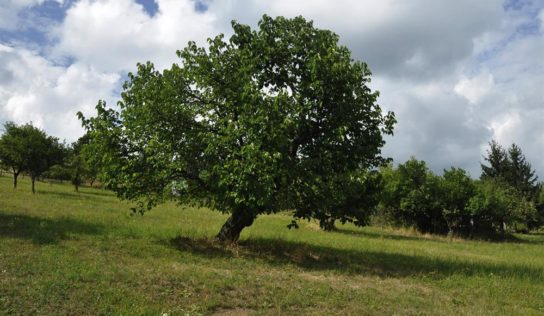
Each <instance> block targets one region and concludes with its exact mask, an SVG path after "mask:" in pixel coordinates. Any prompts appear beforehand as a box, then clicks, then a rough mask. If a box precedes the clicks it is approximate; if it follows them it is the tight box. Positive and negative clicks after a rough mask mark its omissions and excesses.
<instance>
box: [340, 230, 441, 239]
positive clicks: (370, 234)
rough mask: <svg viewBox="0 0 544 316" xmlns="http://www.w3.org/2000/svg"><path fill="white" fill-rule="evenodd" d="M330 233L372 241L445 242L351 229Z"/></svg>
mask: <svg viewBox="0 0 544 316" xmlns="http://www.w3.org/2000/svg"><path fill="white" fill-rule="evenodd" d="M330 233H332V234H334V233H338V234H343V235H349V236H362V237H365V238H372V239H390V240H407V241H422V240H426V241H437V242H444V240H440V239H431V238H425V237H423V236H421V237H418V236H405V235H398V234H392V233H377V232H370V231H363V230H357V229H351V228H336V229H335V230H333V231H332V232H330Z"/></svg>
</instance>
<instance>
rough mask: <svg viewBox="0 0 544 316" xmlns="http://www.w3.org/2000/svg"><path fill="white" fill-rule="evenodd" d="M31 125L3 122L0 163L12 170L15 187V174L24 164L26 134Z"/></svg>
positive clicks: (26, 151) (27, 145)
mask: <svg viewBox="0 0 544 316" xmlns="http://www.w3.org/2000/svg"><path fill="white" fill-rule="evenodd" d="M32 129H33V127H32V125H30V124H26V125H23V126H17V125H16V124H15V123H13V122H6V123H5V124H4V133H3V134H2V137H0V160H2V165H3V166H5V167H8V168H9V169H11V171H12V172H13V178H14V182H13V185H14V187H17V176H19V174H20V173H21V172H22V171H23V169H24V168H25V166H26V160H27V157H28V147H29V144H28V140H29V139H28V135H29V133H30V131H31V130H32Z"/></svg>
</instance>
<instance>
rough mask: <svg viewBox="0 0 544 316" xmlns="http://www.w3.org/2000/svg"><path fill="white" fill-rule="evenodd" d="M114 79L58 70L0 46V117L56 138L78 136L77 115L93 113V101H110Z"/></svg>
mask: <svg viewBox="0 0 544 316" xmlns="http://www.w3.org/2000/svg"><path fill="white" fill-rule="evenodd" d="M118 79H119V75H117V74H115V73H101V72H98V71H96V70H95V69H94V68H92V67H89V66H86V65H82V64H78V63H75V64H73V65H71V66H69V67H68V68H64V67H62V66H57V65H54V64H52V63H51V62H49V61H48V60H47V59H45V58H43V57H41V56H39V55H37V54H36V53H34V52H32V51H29V50H26V49H23V48H17V47H8V46H5V45H0V116H1V117H3V118H4V119H5V120H12V121H15V122H17V123H26V122H29V121H32V122H33V123H34V125H36V126H38V127H40V128H44V129H45V130H47V131H48V132H49V133H50V134H52V135H55V136H57V137H61V138H66V139H68V140H75V139H76V138H77V137H78V136H80V135H81V134H82V132H83V131H82V129H81V127H80V123H79V122H78V120H77V118H76V112H77V111H83V112H85V113H87V114H89V113H91V112H92V109H93V108H94V105H96V102H97V100H98V99H108V100H113V99H114V96H113V88H114V87H115V86H116V84H117V82H118Z"/></svg>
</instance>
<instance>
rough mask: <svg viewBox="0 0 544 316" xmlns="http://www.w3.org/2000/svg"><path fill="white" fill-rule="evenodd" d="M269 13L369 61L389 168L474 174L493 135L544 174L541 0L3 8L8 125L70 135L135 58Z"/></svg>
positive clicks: (171, 57)
mask: <svg viewBox="0 0 544 316" xmlns="http://www.w3.org/2000/svg"><path fill="white" fill-rule="evenodd" d="M265 13H266V14H268V15H271V16H277V15H283V16H287V17H293V16H297V15H303V16H304V17H306V18H307V19H312V20H314V23H315V25H316V26H317V27H320V28H327V29H331V30H333V31H335V32H336V33H338V34H339V35H340V38H341V42H342V44H343V45H346V46H347V47H349V48H350V49H351V50H352V52H353V55H354V58H356V59H360V60H364V61H366V62H367V63H368V64H369V65H370V68H371V69H372V71H373V74H374V75H373V82H372V85H373V88H374V89H377V90H379V91H380V92H381V97H380V100H379V102H380V104H381V105H382V107H384V108H385V109H387V110H393V111H394V112H395V113H396V116H397V119H398V121H399V123H398V125H397V126H396V129H395V136H394V137H392V138H388V143H387V145H386V147H385V149H384V153H385V154H386V155H388V156H390V157H392V158H394V159H395V161H397V162H403V161H404V160H406V159H408V158H409V157H410V156H416V157H417V158H419V159H424V160H426V161H427V162H428V164H429V166H430V167H431V168H432V169H433V170H435V171H437V172H441V170H442V169H444V168H449V167H450V166H457V167H462V168H465V169H467V170H469V171H470V172H471V174H472V175H473V176H475V177H477V176H478V175H479V172H480V167H479V163H480V162H481V161H482V154H483V153H485V150H486V146H487V143H488V142H489V140H491V139H496V140H498V141H499V142H500V143H502V144H503V145H505V146H508V145H509V144H511V143H512V142H514V143H517V144H518V145H520V146H521V147H522V149H523V151H524V152H525V154H526V156H527V158H528V159H529V161H530V162H531V163H532V164H533V166H534V167H535V169H536V170H537V172H538V174H539V176H540V178H541V179H543V178H544V158H542V155H543V154H544V0H533V1H531V0H526V1H524V0H506V1H505V0H478V1H474V0H456V1H451V0H409V1H406V0H398V1H396V0H381V1H375V0H334V1H325V0H312V1H305V0H275V1H262V0H261V1H259V0H245V1H243V0H240V1H236V0H232V1H230V0H208V1H205V0H154V1H153V0H0V123H3V122H4V121H7V120H10V121H15V122H17V123H26V122H29V121H32V122H33V123H34V124H35V125H37V126H39V127H40V128H43V129H45V130H46V131H47V132H48V133H49V134H52V135H55V136H57V137H59V138H61V139H66V140H68V141H73V140H75V139H77V137H78V136H80V135H81V134H82V133H83V131H82V129H81V127H80V124H79V122H78V121H77V119H76V116H75V113H76V112H77V111H83V112H84V113H86V114H92V113H93V109H94V106H95V105H96V103H97V100H98V99H105V100H107V101H108V102H109V103H110V104H114V102H115V100H116V99H117V98H118V95H119V90H120V86H121V84H122V82H123V80H124V78H126V73H127V72H128V71H133V70H134V69H135V64H136V63H137V62H142V61H147V60H150V61H153V62H154V63H155V64H156V65H157V66H158V67H159V68H161V69H162V68H164V67H168V66H169V65H171V64H172V63H173V62H176V56H175V51H176V50H177V49H180V48H183V47H184V46H185V45H186V43H187V41H189V40H194V41H196V42H197V43H204V42H205V39H206V38H207V37H210V36H214V35H216V34H218V33H225V34H226V35H229V34H230V24H229V22H230V21H231V20H233V19H236V20H238V21H239V22H242V23H245V24H249V25H252V26H255V25H256V23H257V21H258V20H259V18H260V17H261V16H262V14H265Z"/></svg>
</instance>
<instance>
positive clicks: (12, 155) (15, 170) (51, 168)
mask: <svg viewBox="0 0 544 316" xmlns="http://www.w3.org/2000/svg"><path fill="white" fill-rule="evenodd" d="M88 142H89V137H88V136H83V137H81V138H80V139H78V141H76V142H74V143H73V144H65V143H63V142H59V140H58V138H56V137H53V136H49V135H47V134H46V133H45V132H44V131H43V130H41V129H39V128H37V127H35V126H33V125H32V124H31V123H27V124H24V125H17V124H15V123H13V122H6V123H5V124H4V126H3V134H2V136H1V137H0V169H4V170H7V171H9V172H11V173H12V175H13V188H14V189H16V188H17V181H18V179H19V175H21V174H28V176H30V179H31V183H32V193H35V192H36V189H35V183H36V180H37V179H40V178H48V179H55V180H59V181H64V180H67V181H71V183H72V184H74V186H75V190H76V191H77V190H78V189H79V186H80V185H81V184H82V183H83V181H89V182H90V183H91V185H92V183H93V182H94V181H95V180H96V178H97V175H98V168H96V167H93V165H92V164H90V163H88V162H89V159H88V158H87V157H88V154H89V153H88V149H87V147H88V146H87V145H88Z"/></svg>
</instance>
